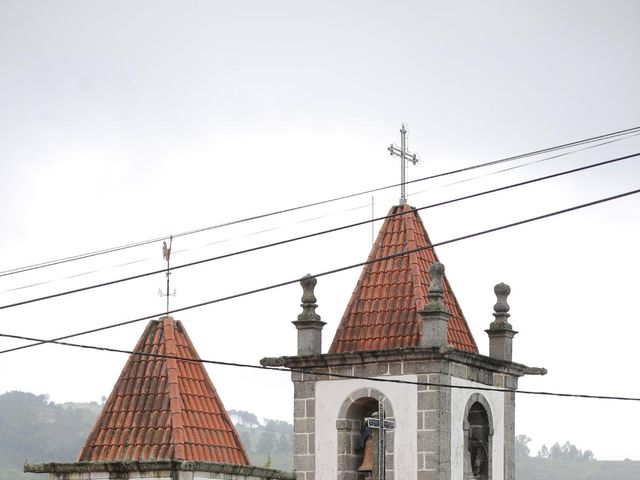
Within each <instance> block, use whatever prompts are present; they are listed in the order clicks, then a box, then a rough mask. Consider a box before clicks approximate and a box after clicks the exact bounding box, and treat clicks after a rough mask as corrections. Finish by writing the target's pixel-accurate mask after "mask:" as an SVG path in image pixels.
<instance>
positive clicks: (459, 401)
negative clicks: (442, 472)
mask: <svg viewBox="0 0 640 480" xmlns="http://www.w3.org/2000/svg"><path fill="white" fill-rule="evenodd" d="M451 384H452V385H460V386H467V387H472V386H479V387H485V388H486V385H484V384H482V383H477V382H471V381H469V380H463V379H460V378H455V377H454V378H452V379H451ZM474 393H479V394H480V395H482V396H484V398H485V399H486V400H487V402H488V403H489V406H490V407H491V416H492V417H493V448H492V452H491V455H492V476H491V478H492V480H503V479H504V395H505V394H504V393H502V392H487V391H480V390H478V391H474V390H466V389H465V390H462V389H456V388H452V389H451V478H462V475H463V465H464V463H463V462H464V454H465V451H464V430H463V421H464V409H465V407H466V406H467V402H468V401H469V398H470V397H471V395H473V394H474Z"/></svg>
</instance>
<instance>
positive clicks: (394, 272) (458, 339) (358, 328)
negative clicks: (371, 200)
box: [329, 205, 478, 353]
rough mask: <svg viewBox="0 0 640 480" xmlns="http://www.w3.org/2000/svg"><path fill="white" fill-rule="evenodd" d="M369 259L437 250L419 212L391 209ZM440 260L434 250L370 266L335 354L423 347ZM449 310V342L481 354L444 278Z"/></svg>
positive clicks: (403, 207)
mask: <svg viewBox="0 0 640 480" xmlns="http://www.w3.org/2000/svg"><path fill="white" fill-rule="evenodd" d="M389 215H396V216H393V217H391V218H387V219H386V220H385V222H384V224H383V225H382V228H381V229H380V232H379V233H378V238H377V239H376V242H375V244H374V246H373V248H372V250H371V253H370V254H369V260H376V259H379V258H382V257H386V256H389V255H393V254H396V253H399V252H403V251H406V250H413V249H416V248H420V247H428V246H430V245H431V241H430V240H429V236H428V235H427V232H426V230H425V228H424V225H423V223H422V220H421V219H420V217H419V216H418V213H417V212H416V211H415V210H414V209H413V208H412V207H410V206H408V205H399V206H395V207H393V208H391V211H390V212H389ZM437 260H438V257H437V255H436V253H435V251H434V250H433V248H427V249H424V250H420V251H418V252H414V253H410V254H407V255H403V256H400V257H394V258H390V259H385V260H381V261H379V262H375V263H370V264H368V265H365V267H364V268H363V269H362V273H361V274H360V279H359V280H358V283H357V284H356V288H355V289H354V291H353V294H352V295H351V300H350V301H349V304H348V305H347V308H346V310H345V312H344V315H343V317H342V320H341V321H340V325H339V326H338V330H337V331H336V335H335V337H334V339H333V343H332V344H331V347H330V349H329V353H344V352H358V351H365V350H382V349H389V348H407V347H417V346H419V345H420V343H421V337H422V318H421V316H420V315H419V314H418V311H420V310H422V309H423V308H424V306H425V305H426V304H427V293H428V290H429V266H430V265H431V264H432V263H433V262H435V261H437ZM443 283H444V295H445V305H446V306H447V308H448V309H449V311H450V312H451V314H452V315H451V317H450V318H449V333H448V341H449V343H450V344H452V345H453V346H454V347H455V348H457V349H460V350H465V351H469V352H477V351H478V347H477V346H476V342H475V340H474V339H473V335H472V334H471V330H469V325H468V324H467V321H466V320H465V318H464V315H463V314H462V309H461V308H460V305H458V301H457V300H456V297H455V295H454V294H453V291H452V290H451V286H450V285H449V282H448V280H447V278H446V276H445V277H444V282H443Z"/></svg>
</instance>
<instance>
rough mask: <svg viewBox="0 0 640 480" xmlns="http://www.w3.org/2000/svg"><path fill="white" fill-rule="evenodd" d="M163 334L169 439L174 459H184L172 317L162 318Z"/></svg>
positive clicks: (173, 321)
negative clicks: (171, 443) (170, 439)
mask: <svg viewBox="0 0 640 480" xmlns="http://www.w3.org/2000/svg"><path fill="white" fill-rule="evenodd" d="M160 320H161V321H162V330H163V332H164V348H165V354H166V355H167V357H166V362H167V389H168V393H169V412H170V414H169V422H170V423H171V438H172V440H173V445H174V447H175V451H174V457H175V458H177V459H184V458H185V449H184V443H185V439H184V421H183V419H182V414H183V405H182V399H181V398H180V386H179V382H180V371H179V370H178V360H177V358H176V357H177V356H178V347H177V345H176V332H175V320H174V319H173V318H172V317H169V316H167V317H162V318H161V319H160Z"/></svg>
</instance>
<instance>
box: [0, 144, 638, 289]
mask: <svg viewBox="0 0 640 480" xmlns="http://www.w3.org/2000/svg"><path fill="white" fill-rule="evenodd" d="M637 136H640V133H636V134H633V135H629V136H626V137H624V138H618V139H615V140H609V141H607V142H602V143H598V144H596V145H589V146H587V147H584V148H580V149H577V150H572V151H570V152H565V153H561V154H559V155H553V156H551V157H545V158H541V159H538V160H534V161H532V162H527V163H523V164H520V165H515V166H513V167H508V168H503V169H500V170H496V171H494V172H490V173H486V174H483V175H476V176H474V177H469V178H465V179H463V180H458V181H455V182H451V183H447V184H444V185H439V186H437V187H435V188H428V189H425V190H419V191H417V192H414V193H407V196H408V197H416V196H417V195H420V194H422V193H426V192H432V191H434V190H436V189H442V188H446V187H450V186H453V185H459V184H462V183H467V182H471V181H475V180H478V179H481V178H486V177H489V176H492V175H498V174H500V173H504V172H509V171H512V170H515V169H518V168H523V167H527V166H530V165H535V164H538V163H541V162H546V161H549V160H554V159H556V158H560V157H564V156H567V155H572V154H574V153H577V152H581V151H585V150H589V149H593V148H598V147H601V146H603V145H608V144H610V143H613V142H618V141H620V140H627V139H629V138H633V137H637ZM363 208H370V203H367V204H365V205H360V206H358V207H352V208H349V209H347V210H344V211H343V212H342V213H344V212H348V211H355V210H360V209H363ZM334 215H335V214H325V215H317V216H315V217H311V218H307V219H304V220H301V221H298V222H293V223H287V224H281V225H279V226H277V227H269V228H265V229H262V230H258V231H254V232H250V233H247V234H244V235H240V236H236V237H231V238H226V239H222V240H216V241H213V242H208V243H206V244H204V245H200V246H199V247H191V248H183V249H180V250H173V251H172V254H173V255H175V254H177V253H183V252H187V251H193V250H196V249H199V248H202V247H207V246H210V245H217V244H221V243H225V242H229V241H231V240H237V239H238V238H246V237H250V236H255V235H260V234H262V233H266V232H273V231H276V230H279V229H282V228H285V227H288V226H290V225H299V224H302V223H308V222H312V221H315V220H318V219H322V218H327V217H331V216H334ZM371 226H372V228H373V222H371ZM153 258H155V257H146V258H139V259H136V260H131V261H128V262H125V263H120V264H117V265H113V266H111V267H108V268H99V269H93V270H89V271H85V272H81V273H75V274H73V275H68V276H65V277H60V278H56V279H50V280H43V281H39V282H35V283H31V284H27V285H21V286H19V287H14V288H10V289H8V290H3V291H2V292H0V293H10V292H15V291H18V290H25V289H28V288H32V287H39V286H42V285H49V284H51V283H55V282H58V281H61V280H69V279H73V278H79V277H84V276H87V275H91V274H93V273H100V272H104V271H106V270H113V269H115V268H119V267H125V266H129V265H133V264H136V263H142V262H146V261H149V260H152V259H153ZM1 276H2V275H0V277H1Z"/></svg>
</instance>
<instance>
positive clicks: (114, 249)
mask: <svg viewBox="0 0 640 480" xmlns="http://www.w3.org/2000/svg"><path fill="white" fill-rule="evenodd" d="M636 132H640V126H638V127H633V128H627V129H624V130H619V131H616V132H611V133H607V134H604V135H598V136H595V137H590V138H586V139H583V140H577V141H573V142H569V143H565V144H562V145H557V146H554V147H548V148H544V149H541V150H535V151H532V152H528V153H523V154H520V155H514V156H511V157H505V158H502V159H499V160H493V161H490V162H485V163H480V164H476V165H471V166H469V167H464V168H459V169H456V170H451V171H448V172H443V173H438V174H435V175H430V176H427V177H422V178H418V179H415V180H411V181H407V182H405V184H412V183H416V182H423V181H425V180H431V179H434V178H440V177H444V176H448V175H454V174H457V173H463V172H467V171H470V170H475V169H478V168H484V167H489V166H492V165H498V164H500V163H505V162H511V161H514V160H520V159H522V158H527V157H531V156H536V155H541V154H543V153H548V152H552V151H556V150H561V149H565V148H571V147H574V146H579V145H583V144H585V143H591V142H596V141H599V140H603V139H610V138H617V137H624V136H625V135H629V134H632V133H636ZM624 139H625V138H618V140H624ZM399 185H401V184H400V183H395V184H392V185H387V186H384V187H377V188H373V189H369V190H364V191H361V192H357V193H351V194H347V195H342V196H339V197H334V198H330V199H325V200H320V201H318V202H312V203H306V204H302V205H298V206H295V207H289V208H285V209H281V210H275V211H272V212H268V213H263V214H259V215H253V216H250V217H245V218H241V219H237V220H232V221H229V222H223V223H219V224H216V225H211V226H207V227H201V228H197V229H193V230H188V231H185V232H181V233H176V234H173V235H164V236H161V237H156V238H152V239H148V240H141V241H138V242H132V243H128V244H124V245H119V246H116V247H110V248H105V249H102V250H96V251H93V252H87V253H82V254H78V255H72V256H68V257H63V258H59V259H56V260H49V261H45V262H40V263H35V264H31V265H26V266H23V267H16V268H12V269H9V270H4V271H1V272H0V278H1V277H5V276H9V275H15V274H18V273H24V272H28V271H32V270H37V269H41V268H46V267H52V266H55V265H60V264H63V263H69V262H74V261H77V260H84V259H87V258H92V257H96V256H99V255H105V254H108V253H115V252H119V251H122V250H127V249H130V248H135V247H140V246H144V245H149V244H151V243H156V242H160V241H162V240H166V239H168V238H169V237H170V236H173V237H174V238H180V237H184V236H187V235H193V234H196V233H201V232H205V231H210V230H214V229H218V228H222V227H228V226H231V225H237V224H241V223H246V222H249V221H253V220H259V219H263V218H268V217H271V216H275V215H281V214H284V213H290V212H294V211H297V210H302V209H305V208H310V207H315V206H319V205H324V204H328V203H332V202H337V201H340V200H346V199H349V198H353V197H357V196H360V195H366V194H370V193H375V192H379V191H382V190H387V189H390V188H395V187H398V186H399Z"/></svg>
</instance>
